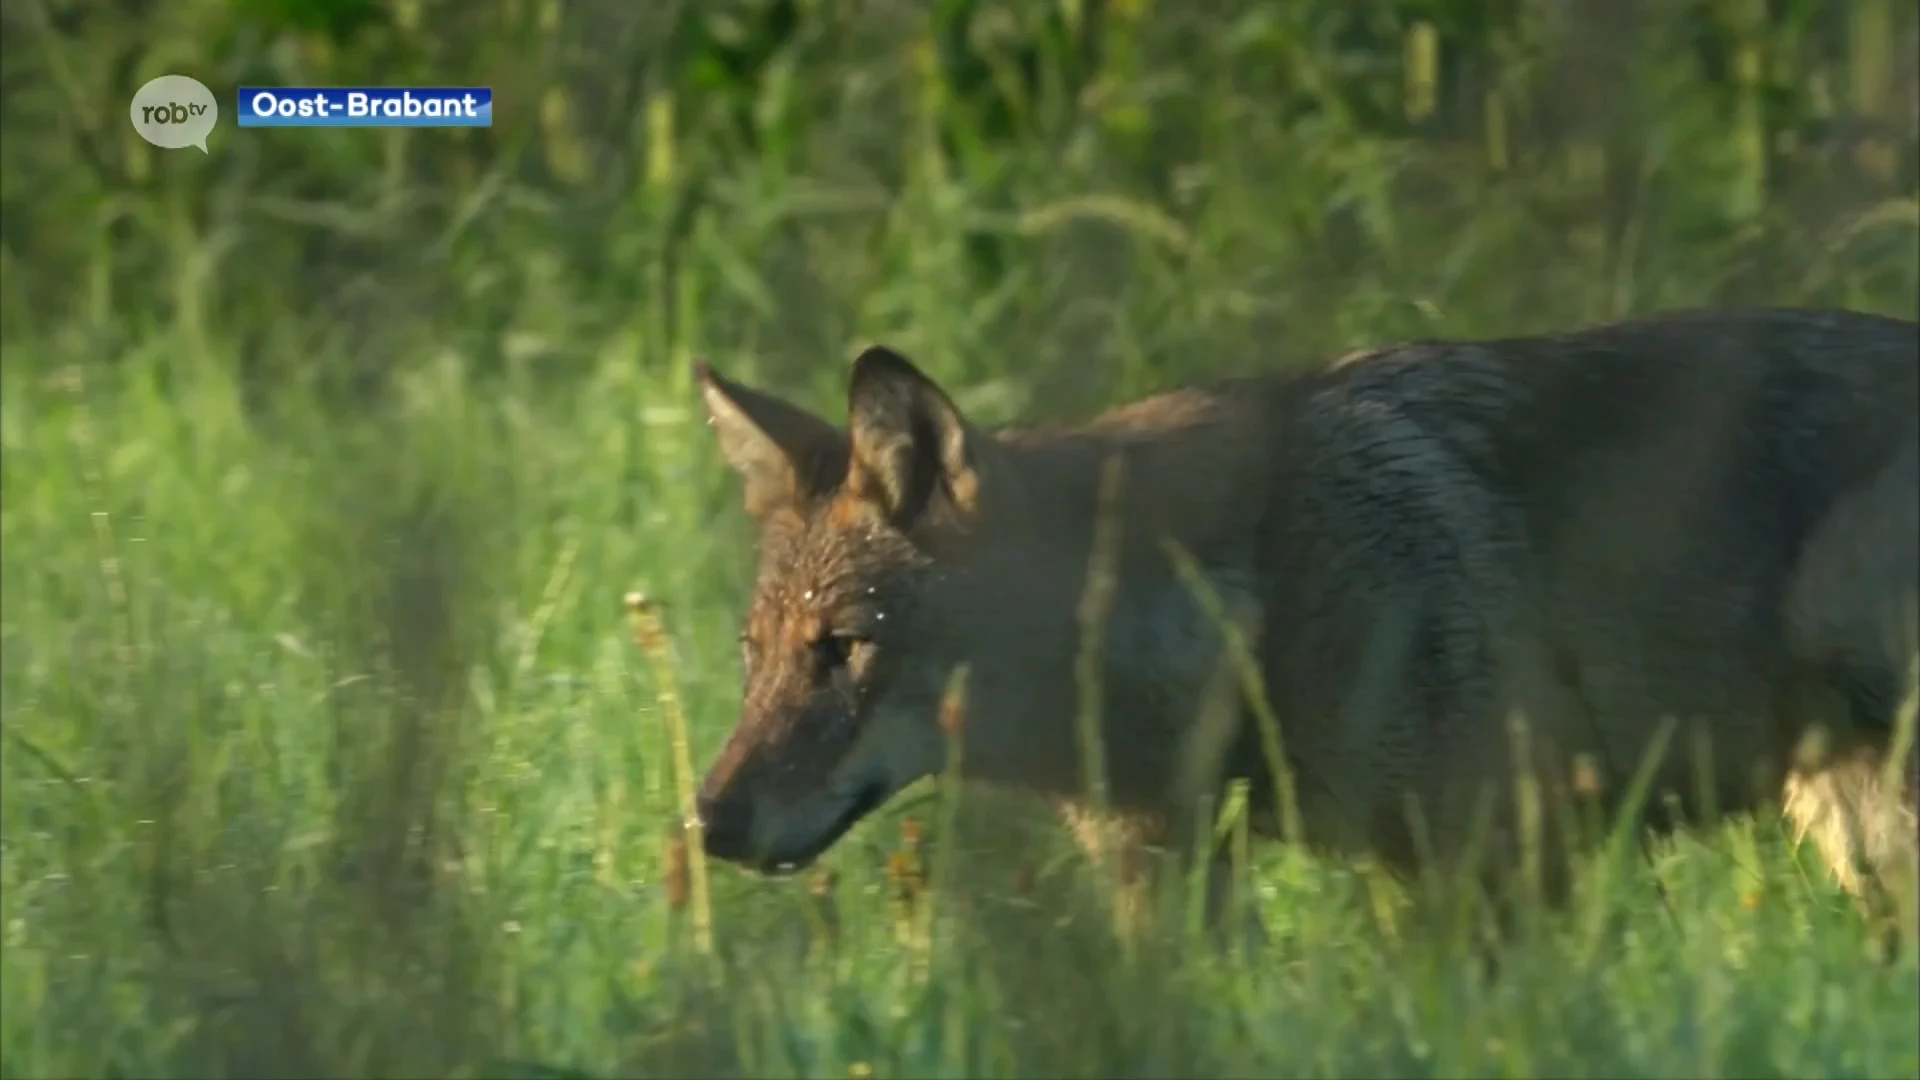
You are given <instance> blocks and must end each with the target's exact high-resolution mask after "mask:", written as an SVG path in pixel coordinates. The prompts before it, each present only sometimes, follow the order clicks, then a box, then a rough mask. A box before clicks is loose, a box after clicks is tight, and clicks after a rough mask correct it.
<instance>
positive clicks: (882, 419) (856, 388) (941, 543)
mask: <svg viewBox="0 0 1920 1080" xmlns="http://www.w3.org/2000/svg"><path fill="white" fill-rule="evenodd" d="M696 377H697V379H698V382H699V385H700V393H701V397H702V398H703V400H704V403H705V405H706V410H707V416H708V424H709V425H710V426H711V427H712V428H713V431H714V434H715V436H716V437H717V438H718V440H719V444H720V450H721V453H722V456H724V457H725V458H726V460H727V462H728V463H729V464H731V465H732V467H733V468H734V470H735V471H736V472H738V473H739V474H740V477H741V479H742V480H743V481H744V482H745V489H746V492H745V493H746V504H747V509H748V512H749V513H750V514H751V515H752V517H753V518H754V519H755V521H756V522H757V524H758V527H759V531H760V566H759V573H758V580H757V581H756V583H755V586H754V592H753V599H752V602H751V605H750V607H749V609H748V612H747V617H746V626H745V628H744V629H743V631H742V632H741V634H740V646H741V650H742V663H743V665H744V668H745V682H746V685H745V692H744V698H743V702H742V705H741V713H740V719H739V722H738V724H737V726H736V727H735V729H734V731H733V734H732V736H731V737H730V738H729V739H728V741H727V743H726V746H725V748H724V749H722V750H721V752H720V755H719V758H718V759H717V760H716V761H715V763H714V765H713V768H712V770H711V771H710V772H709V773H708V775H707V778H706V780H705V782H704V783H703V784H702V786H701V789H700V794H699V799H698V810H699V814H700V816H701V819H702V823H703V825H704V830H705V836H706V848H707V851H708V852H709V853H711V854H712V855H714V856H715V857H718V858H722V859H727V860H730V861H734V862H738V863H741V864H743V865H746V866H749V867H752V868H754V869H757V870H761V871H764V872H779V871H784V870H792V869H797V868H799V867H803V866H805V865H806V864H808V863H809V862H811V861H812V860H814V859H815V858H816V857H818V856H819V855H820V854H821V853H822V852H824V851H825V850H826V849H827V848H828V847H830V846H832V844H833V843H834V842H835V841H837V840H838V839H839V838H840V837H841V836H842V835H844V834H845V833H846V831H847V830H848V829H849V828H851V827H852V826H853V825H854V824H855V823H856V822H858V821H859V820H860V819H861V818H862V817H864V816H866V815H867V814H868V813H870V812H871V811H873V810H874V809H875V808H876V807H878V806H880V805H881V804H882V803H883V802H885V801H886V800H887V799H888V798H890V797H891V796H893V795H894V794H895V793H896V792H898V791H900V790H901V789H902V788H904V787H906V786H907V785H908V784H911V783H913V782H914V781H916V780H918V779H920V778H922V777H924V776H927V775H929V774H931V773H935V772H937V771H939V770H940V769H941V768H942V765H943V762H944V759H945V746H946V743H945V736H944V734H943V733H942V731H941V730H940V727H939V724H938V722H937V717H936V713H937V711H938V707H939V698H940V695H941V691H942V689H943V686H944V684H945V681H946V679H947V676H948V673H949V672H950V671H951V669H952V667H953V666H954V665H955V664H956V663H957V662H959V661H960V660H961V659H963V658H964V656H965V654H966V652H967V650H968V645H967V642H966V641H965V638H966V635H967V633H968V631H965V630H962V629H959V628H957V627H956V625H955V623H956V618H955V612H956V610H957V609H964V608H966V607H967V606H968V603H967V601H966V599H965V598H964V596H963V595H961V594H963V593H964V592H965V591H966V589H967V585H966V579H967V576H968V575H967V569H966V568H967V564H968V562H969V556H970V553H971V552H972V550H973V548H974V543H975V539H976V533H977V529H976V528H975V526H976V525H977V524H978V517H979V514H980V512H981V502H982V483H983V480H984V478H985V477H984V474H985V473H986V472H987V471H989V470H987V469H986V467H985V461H984V458H985V456H986V455H987V454H988V453H989V452H990V449H991V446H990V442H989V440H988V439H987V438H986V437H985V436H983V435H982V434H980V433H978V432H977V431H975V430H974V429H973V428H971V427H970V426H969V425H968V424H967V422H966V421H965V419H963V418H962V416H961V415H960V413H959V411H958V410H957V409H956V408H955V407H954V405H953V403H952V401H951V400H949V398H948V397H947V395H946V394H945V393H943V392H942V391H941V390H940V388H939V387H937V386H936V385H934V383H933V382H932V381H931V380H929V379H928V378H927V377H926V376H925V375H923V374H922V373H921V372H920V371H919V370H918V369H917V368H915V367H914V366H913V364H911V363H910V362H908V361H907V360H906V359H905V358H904V357H902V356H900V355H899V354H898V353H895V352H893V351H892V350H890V349H887V348H884V347H880V346H874V347H872V348H869V349H867V350H865V351H864V352H862V353H861V354H860V355H859V357H858V358H856V359H855V361H854V363H853V370H852V376H851V380H850V383H849V388H848V395H847V413H848V419H847V429H846V431H844V432H842V431H841V430H839V429H837V428H835V427H834V426H833V425H831V424H829V423H828V422H826V421H825V420H822V419H821V418H819V417H817V416H814V415H813V414H811V413H809V412H807V411H805V410H802V409H800V408H797V407H795V406H793V405H791V404H788V403H786V402H784V401H781V400H779V399H777V398H774V397H771V396H769V395H766V394H763V393H760V392H758V391H755V390H752V389H750V388H748V387H745V386H742V385H740V384H738V383H735V382H732V381H730V380H728V379H726V378H724V377H723V376H721V375H720V374H719V373H717V372H715V371H713V370H711V369H710V368H708V367H706V366H705V365H704V364H702V365H700V366H699V367H698V368H697V371H696ZM970 621H973V622H975V623H977V622H978V620H977V619H974V620H970Z"/></svg>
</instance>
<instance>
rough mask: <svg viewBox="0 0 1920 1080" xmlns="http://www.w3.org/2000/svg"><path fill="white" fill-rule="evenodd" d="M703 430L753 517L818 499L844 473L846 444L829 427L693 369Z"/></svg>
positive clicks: (700, 367) (705, 369)
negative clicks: (741, 488) (742, 489)
mask: <svg viewBox="0 0 1920 1080" xmlns="http://www.w3.org/2000/svg"><path fill="white" fill-rule="evenodd" d="M693 377H694V381H695V382H697V383H698V384H699V385H700V400H701V402H702V403H704V404H705V405H706V407H707V426H709V427H711V428H712V429H713V434H714V437H715V438H716V439H718V440H719V442H720V454H721V456H722V457H724V458H726V459H727V463H728V464H729V465H732V466H733V469H734V471H735V472H737V473H739V474H740V478H741V479H742V480H744V481H745V482H746V503H747V512H748V513H749V514H751V515H753V516H754V517H756V518H761V517H765V516H766V515H767V514H768V513H770V512H772V511H774V510H776V509H779V508H780V507H783V506H792V505H794V504H795V503H798V502H800V501H802V500H804V499H806V498H809V497H811V496H813V495H816V494H819V493H821V492H822V491H824V490H826V489H827V488H828V487H830V486H831V485H832V484H833V483H834V482H836V481H837V480H838V479H839V478H840V476H841V475H842V473H843V472H844V470H845V469H846V456H847V440H846V437H845V436H843V435H841V434H840V432H839V431H838V430H837V429H835V428H834V426H833V425H831V424H829V423H827V422H826V421H825V420H822V419H820V418H819V417H818V416H815V415H814V414H812V413H810V412H808V411H806V410H805V409H802V408H799V407H798V406H795V405H790V404H788V403H787V402H784V401H782V400H780V399H779V398H777V397H774V396H772V395H771V394H763V393H761V392H760V391H758V390H754V389H752V388H751V387H746V386H742V385H740V384H739V383H737V382H734V381H733V380H732V379H729V378H727V377H726V376H724V375H722V374H720V373H719V372H717V371H715V370H713V369H712V368H711V367H709V366H707V363H706V361H704V360H695V361H694V364H693Z"/></svg>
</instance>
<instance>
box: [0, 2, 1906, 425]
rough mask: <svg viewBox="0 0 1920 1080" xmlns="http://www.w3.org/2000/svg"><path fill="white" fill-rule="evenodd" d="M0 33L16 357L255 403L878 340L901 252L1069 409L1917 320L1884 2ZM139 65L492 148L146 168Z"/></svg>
mask: <svg viewBox="0 0 1920 1080" xmlns="http://www.w3.org/2000/svg"><path fill="white" fill-rule="evenodd" d="M0 10H3V11H4V23H5V31H6V32H5V34H4V45H3V46H0V49H4V71H5V85H4V94H5V126H6V131H7V135H8V137H7V138H6V139H5V141H4V151H0V179H3V180H4V205H3V206H0V210H3V212H4V232H3V235H0V245H3V246H0V258H3V259H4V263H3V264H0V271H3V272H4V275H5V281H6V289H5V297H4V309H3V310H0V317H3V318H4V326H5V332H6V334H7V336H8V337H10V338H13V337H19V336H21V335H26V336H32V337H36V338H45V337H47V336H50V335H56V334H57V335H58V336H60V337H62V338H63V339H64V340H65V341H67V343H68V349H69V350H70V353H69V355H70V356H71V357H72V358H76V359H78V358H82V357H84V358H86V362H88V363H103V362H111V359H110V358H111V357H113V356H114V355H115V352H116V348H117V347H118V346H122V345H124V344H125V340H124V339H125V338H126V336H127V335H128V334H130V333H138V332H139V330H140V328H141V327H142V326H146V325H150V324H154V323H167V322H176V321H185V322H188V323H191V324H196V325H206V326H210V327H217V328H218V331H219V336H221V337H223V338H230V339H231V345H232V348H233V350H234V352H235V356H236V358H237V360H238V361H239V362H240V363H241V364H243V365H244V367H245V370H246V373H247V375H248V377H249V379H250V380H254V381H257V382H264V383H274V382H278V381H282V380H286V379H302V380H311V381H313V382H314V383H316V384H318V385H319V386H320V387H322V388H324V389H325V390H326V391H327V392H328V393H330V394H339V395H343V397H342V399H341V400H343V401H345V402H355V401H359V400H361V398H362V396H363V395H366V394H369V393H373V392H376V391H375V388H376V387H378V386H379V385H380V384H381V383H382V381H383V380H384V379H385V377H386V376H387V375H388V374H389V373H390V372H391V371H392V369H393V367H394V365H395V364H397V363H400V362H401V360H400V359H399V358H401V357H404V356H409V355H412V356H420V355H430V354H431V353H432V352H433V351H434V350H437V349H452V350H456V351H458V352H459V353H460V354H461V355H462V356H463V357H465V358H467V360H468V361H469V362H470V364H471V366H472V370H473V371H474V372H475V373H478V374H483V375H500V374H505V373H509V372H520V373H522V374H525V375H527V376H529V377H537V379H539V380H542V381H544V380H551V379H567V378H570V377H576V376H578V375H580V374H581V373H582V372H583V371H585V370H587V369H588V368H590V367H591V366H592V365H593V363H594V362H595V359H596V357H597V356H598V355H599V354H600V352H601V350H602V348H603V346H604V345H605V344H606V343H607V342H610V341H617V340H619V339H620V338H621V336H622V335H623V334H633V333H640V332H644V333H645V334H646V335H648V349H647V355H648V356H649V357H650V358H653V359H656V360H658V361H659V362H663V363H664V362H667V360H668V359H669V358H672V357H676V356H678V355H680V354H683V353H685V352H687V351H688V350H695V349H698V350H714V351H719V352H723V353H724V352H739V353H742V354H750V355H752V356H753V357H756V358H758V359H759V361H760V362H763V363H764V364H765V365H766V366H767V367H768V369H769V370H770V372H771V373H772V375H773V377H774V378H776V379H791V378H795V377H797V373H798V372H799V371H802V370H806V369H810V368H813V367H820V366H823V365H822V363H821V362H822V361H823V360H826V359H829V358H832V359H835V360H837V359H839V358H840V357H841V355H842V354H843V353H845V352H846V350H847V348H848V343H849V342H850V341H852V340H853V339H854V338H857V337H859V336H860V335H863V334H866V335H874V334H878V333H881V332H883V331H884V332H886V333H891V334H893V335H895V336H899V335H902V334H907V335H909V336H911V334H912V332H911V331H910V330H909V329H908V328H909V327H912V326H914V325H915V324H916V320H917V319H920V318H922V317H924V316H926V315H928V313H926V312H920V311H915V310H912V305H911V303H909V302H905V301H902V300H900V299H899V297H898V296H897V295H893V296H890V295H889V292H888V290H886V289H884V288H882V287H881V286H882V285H883V283H885V282H887V281H889V280H894V281H898V280H901V279H903V278H906V277H909V276H912V275H916V274H922V273H927V272H931V271H930V270H929V268H930V267H931V266H932V265H933V264H935V263H937V264H938V271H937V273H938V274H940V275H942V277H941V281H942V285H943V288H942V289H940V290H939V291H938V293H937V299H938V302H939V303H941V305H942V306H943V309H944V311H943V313H942V314H941V316H940V317H939V318H938V320H937V322H938V323H939V324H940V325H941V326H942V327H943V328H944V329H943V332H942V333H939V334H931V335H924V334H923V335H922V336H923V337H929V336H930V337H932V338H933V339H934V341H929V342H928V343H929V344H934V343H935V342H937V343H938V344H939V345H941V346H942V347H943V348H944V349H945V350H946V351H950V352H954V353H957V354H960V355H961V356H964V357H965V360H964V361H962V366H963V368H964V369H965V370H967V371H968V373H969V374H972V375H974V376H976V377H985V376H987V375H988V374H989V373H992V374H1003V373H1007V372H1013V373H1017V374H1018V376H1019V377H1020V379H1021V380H1022V381H1030V382H1031V383H1032V384H1034V385H1035V386H1037V387H1038V388H1039V389H1041V390H1042V391H1045V390H1060V391H1062V392H1064V393H1066V394H1067V396H1068V398H1069V399H1070V400H1071V401H1072V403H1074V404H1077V405H1085V404H1087V403H1088V402H1089V401H1090V400H1091V399H1094V398H1098V397H1102V396H1105V395H1110V394H1112V393H1114V392H1118V391H1119V390H1120V389H1121V387H1120V386H1117V385H1115V384H1114V383H1113V382H1111V381H1109V380H1111V379H1113V378H1120V379H1127V378H1129V377H1131V375H1132V374H1134V373H1141V374H1143V375H1144V376H1145V377H1146V378H1147V380H1148V381H1164V380H1165V379H1166V378H1167V377H1169V376H1170V375H1176V374H1177V375H1185V374H1190V373H1192V372H1193V371H1194V370H1195V369H1196V368H1199V369H1205V368H1208V367H1213V366H1216V365H1228V366H1231V365H1234V364H1241V363H1248V362H1257V361H1259V360H1260V359H1261V358H1262V357H1266V356H1270V355H1271V354H1273V353H1275V352H1276V351H1283V352H1286V353H1296V352H1301V353H1305V352H1312V351H1314V350H1323V349H1327V348H1331V347H1334V346H1337V345H1345V344H1349V343H1351V341H1352V340H1355V339H1380V338H1385V337H1391V336H1401V335H1412V334H1420V333H1426V332H1432V331H1433V330H1434V329H1436V328H1437V327H1440V326H1444V327H1446V328H1447V329H1449V330H1454V331H1459V332H1494V331H1503V330H1522V329H1530V328H1535V326H1536V324H1544V323H1548V322H1552V321H1567V320H1574V319H1593V318H1600V317H1603V316H1609V315H1615V314H1620V313H1623V312H1626V311H1629V310H1638V309H1646V308H1651V307H1659V306H1672V305H1676V304H1735V303H1752V302H1761V301H1769V300H1796V301H1820V302H1829V303H1838V304H1852V305H1855V306H1867V307H1881V308H1886V307H1892V308H1893V309H1895V310H1901V311H1910V310H1911V294H1912V293H1913V291H1914V288H1915V285H1916V282H1915V281H1914V280H1913V277H1912V274H1913V267H1914V260H1913V259H1911V258H1908V257H1906V252H1907V251H1908V249H1911V248H1912V247H1913V245H1914V243H1915V236H1914V231H1915V226H1914V219H1915V208H1914V202H1913V198H1914V191H1915V186H1916V176H1915V172H1916V160H1917V159H1920V147H1917V144H1916V130H1917V129H1920V119H1917V118H1916V111H1920V109H1917V106H1916V101H1917V100H1920V96H1917V95H1920V90H1916V84H1915V79H1916V75H1915V72H1916V62H1915V60H1914V57H1915V55H1916V47H1917V46H1920V41H1917V40H1916V33H1920V31H1917V30H1916V22H1917V21H1920V20H1917V19H1916V12H1917V11H1920V8H1916V5H1914V4H1913V3H1911V2H1906V0H1850V2H1843V0H1672V2H1658V3H1656V2H1653V0H1532V2H1523V0H1287V2H1257V0H1208V2H1206V3H1194V4H1176V3H1172V2H1170V0H1029V2H1014V0H1007V2H1000V0H933V2H928V3H920V2H904V0H724V2H715V3H704V2H703V3H688V2H677V0H648V2H644V3H618V2H609V0H599V2H573V3H566V2H562V0H498V2H492V3H486V4H465V3H456V2H453V0H394V2H391V3H384V2H378V0H334V2H323V0H246V2H230V3H229V2H216V0H183V2H180V3H169V4H154V3H150V2H142V0H118V2H109V0H6V3H5V5H4V8H3V9H0ZM169 72H181V73H191V74H193V75H195V76H196V77H198V78H200V79H201V80H202V81H204V82H207V83H208V84H209V85H211V86H213V87H214V89H215V91H216V94H217V95H218V96H219V97H220V99H221V100H222V102H223V104H224V105H225V107H226V108H227V109H229V110H231V109H232V108H233V102H234V100H235V97H234V91H235V88H236V87H237V86H239V85H241V84H265V85H275V84H337V85H353V84H362V83H365V84H385V85H392V84H459V83H469V84H477V85H488V86H491V87H493V88H494V91H495V94H496V100H497V102H498V104H497V106H496V112H495V116H496V120H495V125H494V127H493V128H492V129H491V130H482V131H455V132H448V131H433V132H418V131H415V132H407V131H389V132H382V131H329V132H320V133H316V132H312V131H300V130H294V131H248V132H240V131H238V130H237V129H235V128H233V127H232V121H231V119H230V118H228V117H223V120H222V127H221V128H220V131H219V135H218V143H219V145H218V147H217V152H215V153H212V154H209V155H206V156H201V155H182V154H171V153H168V152H165V151H157V150H155V149H153V148H151V147H148V146H146V145H145V144H143V143H142V142H140V141H139V140H138V139H137V138H136V137H135V135H134V133H133V132H132V130H131V128H130V126H129V125H128V124H127V123H126V122H125V120H124V106H123V104H122V103H123V102H125V101H126V100H128V99H129V98H130V97H131V95H132V92H133V90H134V89H135V88H137V87H138V86H139V85H140V84H141V83H142V82H144V81H145V80H146V79H148V78H151V77H153V76H155V75H159V74H163V73H169ZM903 234H904V235H903ZM189 238H190V239H191V240H192V241H193V242H192V243H188V242H186V241H188V240H189ZM1147 297H1151V303H1150V304H1149V305H1148V306H1147V307H1146V308H1144V309H1143V308H1141V307H1139V306H1136V305H1135V303H1134V301H1136V300H1140V299H1143V298H1147ZM1328 315H1332V316H1333V317H1332V318H1329V317H1327V316H1328ZM1128 323H1132V324H1134V325H1131V326H1126V327H1125V328H1124V329H1123V325H1124V324H1128ZM942 337H950V338H951V340H939V339H940V338H942ZM1012 341H1018V342H1021V343H1022V347H1021V355H1019V356H1018V357H1013V356H996V355H995V354H996V353H1000V352H1003V351H1004V345H1003V343H1005V342H1012ZM1123 341H1124V344H1123V343H1122V342H1123ZM913 343H914V342H912V341H909V342H908V344H913ZM426 345H430V346H431V348H421V346H426ZM318 356H327V357H329V358H331V360H330V362H329V363H328V364H327V365H326V366H325V370H316V369H315V363H314V358H316V357H318ZM824 366H825V367H827V368H833V367H834V365H832V364H826V365H824ZM1042 396H1043V397H1045V396H1046V395H1045V394H1043V395H1042Z"/></svg>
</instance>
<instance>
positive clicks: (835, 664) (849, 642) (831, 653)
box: [813, 634, 867, 672]
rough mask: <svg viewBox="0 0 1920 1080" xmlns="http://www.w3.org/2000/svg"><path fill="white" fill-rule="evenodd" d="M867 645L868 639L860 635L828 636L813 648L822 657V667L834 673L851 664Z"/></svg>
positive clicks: (816, 642) (817, 642) (814, 644)
mask: <svg viewBox="0 0 1920 1080" xmlns="http://www.w3.org/2000/svg"><path fill="white" fill-rule="evenodd" d="M866 644H867V639H866V638H864V637H861V636H859V635H858V634H826V635H823V636H822V637H821V638H820V639H819V640H818V641H815V642H814V643H813V648H814V652H815V653H816V654H817V655H818V656H819V657H820V666H821V667H823V668H825V669H826V670H827V671H829V672H832V671H838V670H840V669H841V668H844V667H846V666H847V665H848V664H849V663H851V662H852V660H853V658H854V656H855V655H856V654H857V653H858V652H859V651H860V650H861V649H862V648H864V647H865V646H866Z"/></svg>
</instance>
